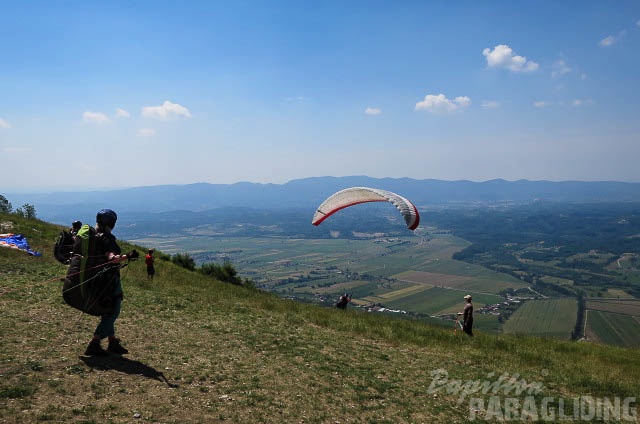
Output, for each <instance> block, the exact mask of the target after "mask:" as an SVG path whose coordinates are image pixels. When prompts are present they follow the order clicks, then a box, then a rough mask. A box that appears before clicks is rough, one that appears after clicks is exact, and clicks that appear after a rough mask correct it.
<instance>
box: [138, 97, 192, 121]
mask: <svg viewBox="0 0 640 424" xmlns="http://www.w3.org/2000/svg"><path fill="white" fill-rule="evenodd" d="M142 116H144V117H145V118H155V119H162V120H166V119H170V118H171V117H173V116H184V117H185V118H191V112H189V109H187V108H186V107H184V106H181V105H179V104H177V103H171V102H170V101H169V100H165V102H164V103H162V105H161V106H145V107H143V108H142Z"/></svg>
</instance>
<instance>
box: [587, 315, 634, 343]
mask: <svg viewBox="0 0 640 424" xmlns="http://www.w3.org/2000/svg"><path fill="white" fill-rule="evenodd" d="M638 334H640V318H638V317H634V316H630V315H624V314H617V313H614V312H606V311H594V310H588V311H587V323H586V335H587V339H588V340H592V341H596V342H600V343H605V344H611V345H616V346H621V347H633V348H636V349H637V348H640V337H638Z"/></svg>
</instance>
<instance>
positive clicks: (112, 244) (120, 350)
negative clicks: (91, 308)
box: [85, 209, 138, 356]
mask: <svg viewBox="0 0 640 424" xmlns="http://www.w3.org/2000/svg"><path fill="white" fill-rule="evenodd" d="M117 219H118V215H116V213H115V212H114V211H112V210H111V209H102V210H101V211H99V212H98V214H97V215H96V232H97V236H96V243H97V253H98V254H99V255H104V256H105V258H104V259H105V260H106V261H107V262H108V263H112V264H117V263H120V262H122V261H125V260H127V259H135V258H137V257H138V252H136V251H135V250H133V251H132V252H131V253H129V254H126V255H123V254H122V251H121V249H120V246H119V245H118V243H117V242H116V237H115V236H114V235H113V234H112V233H111V231H112V230H113V227H115V225H116V221H117ZM110 272H113V273H114V274H113V275H111V277H112V278H113V280H111V281H112V282H113V284H112V286H111V287H109V290H113V292H112V293H110V295H111V296H112V297H113V298H114V299H115V300H114V302H115V305H114V310H113V312H112V313H111V314H110V315H104V316H102V317H100V323H99V324H98V326H97V327H96V330H95V332H94V333H93V338H92V339H91V341H90V342H89V346H87V350H86V351H85V355H90V356H93V355H97V356H102V355H107V354H109V353H115V354H117V355H122V354H125V353H129V351H128V350H127V349H125V348H124V347H123V346H122V345H121V344H120V339H118V338H116V329H115V322H116V320H117V319H118V316H119V315H120V308H121V304H122V283H121V282H120V271H119V267H116V268H115V269H114V270H113V271H110ZM104 338H108V339H109V346H108V347H107V350H104V349H103V348H102V346H100V341H101V340H102V339H104Z"/></svg>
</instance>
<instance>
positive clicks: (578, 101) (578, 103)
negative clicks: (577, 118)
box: [571, 99, 593, 107]
mask: <svg viewBox="0 0 640 424" xmlns="http://www.w3.org/2000/svg"><path fill="white" fill-rule="evenodd" d="M592 104H593V100H591V99H584V100H582V99H575V100H574V101H572V102H571V106H574V107H580V106H590V105H592Z"/></svg>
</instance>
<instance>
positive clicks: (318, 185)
mask: <svg viewBox="0 0 640 424" xmlns="http://www.w3.org/2000/svg"><path fill="white" fill-rule="evenodd" d="M352 186H365V187H377V188H382V189H385V190H390V191H393V192H396V193H398V194H401V195H402V196H404V197H407V198H409V199H410V200H411V201H412V202H413V203H415V204H416V205H417V206H418V208H420V207H428V206H432V205H443V204H452V203H456V204H461V203H489V202H514V203H524V202H532V201H536V200H539V201H550V202H635V201H640V183H625V182H615V181H600V182H585V181H562V182H552V181H528V180H518V181H506V180H502V179H496V180H490V181H484V182H473V181H442V180H433V179H427V180H415V179H411V178H371V177H367V176H351V177H314V178H305V179H299V180H292V181H290V182H288V183H285V184H258V183H248V182H239V183H235V184H208V183H196V184H187V185H160V186H148V187H133V188H127V189H118V190H107V191H86V192H57V193H31V194H25V193H14V194H10V193H7V194H5V196H6V197H7V199H9V201H10V202H11V203H12V204H13V206H14V207H19V206H20V205H23V204H24V203H29V204H32V205H34V206H35V208H36V211H37V215H38V217H40V218H41V219H44V220H48V221H50V222H57V223H66V222H67V221H68V220H69V219H73V218H74V217H79V216H94V214H95V212H96V211H97V210H99V209H101V208H104V207H109V208H112V209H114V210H116V211H118V212H119V213H127V212H138V213H139V212H147V213H148V212H154V213H155V212H168V211H175V210H183V211H196V212H197V211H205V210H209V209H216V208H222V207H249V208H256V209H283V208H295V209H310V210H314V209H315V208H316V207H317V206H318V205H319V204H320V203H321V202H322V200H324V199H325V198H326V197H328V196H329V195H331V194H332V193H334V192H336V191H338V190H341V189H344V188H347V187H352Z"/></svg>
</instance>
